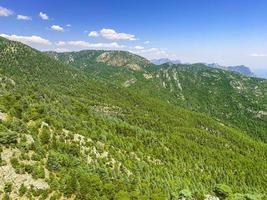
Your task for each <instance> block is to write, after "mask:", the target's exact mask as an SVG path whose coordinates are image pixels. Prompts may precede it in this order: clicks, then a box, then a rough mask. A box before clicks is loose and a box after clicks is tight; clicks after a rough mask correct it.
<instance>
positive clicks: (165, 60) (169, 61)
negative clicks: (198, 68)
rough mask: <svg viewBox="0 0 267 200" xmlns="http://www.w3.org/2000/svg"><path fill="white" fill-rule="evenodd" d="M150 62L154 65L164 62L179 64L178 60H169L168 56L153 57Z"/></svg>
mask: <svg viewBox="0 0 267 200" xmlns="http://www.w3.org/2000/svg"><path fill="white" fill-rule="evenodd" d="M151 62H152V63H153V64H155V65H162V64H164V63H172V64H181V61H180V60H171V59H169V58H161V59H153V60H151Z"/></svg>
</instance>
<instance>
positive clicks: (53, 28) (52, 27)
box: [51, 25, 65, 32]
mask: <svg viewBox="0 0 267 200" xmlns="http://www.w3.org/2000/svg"><path fill="white" fill-rule="evenodd" d="M51 29H52V30H54V31H60V32H63V31H65V30H64V28H62V27H61V26H59V25H52V26H51Z"/></svg>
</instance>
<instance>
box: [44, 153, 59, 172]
mask: <svg viewBox="0 0 267 200" xmlns="http://www.w3.org/2000/svg"><path fill="white" fill-rule="evenodd" d="M46 165H47V169H48V170H50V171H57V170H59V169H60V168H61V164H60V160H59V158H58V157H57V156H56V154H53V153H50V154H49V155H48V158H47V164H46Z"/></svg>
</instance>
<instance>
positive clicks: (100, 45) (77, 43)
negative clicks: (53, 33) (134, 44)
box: [55, 40, 125, 49]
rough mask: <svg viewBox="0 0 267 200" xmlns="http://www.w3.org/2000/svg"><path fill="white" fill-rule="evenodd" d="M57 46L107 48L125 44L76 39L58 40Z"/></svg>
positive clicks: (120, 46)
mask: <svg viewBox="0 0 267 200" xmlns="http://www.w3.org/2000/svg"><path fill="white" fill-rule="evenodd" d="M55 44H56V45H57V46H61V47H66V46H67V47H68V46H75V47H80V48H107V49H121V48H124V47H125V46H124V45H120V44H118V43H117V42H111V43H91V42H86V41H82V40H74V41H58V42H56V43H55Z"/></svg>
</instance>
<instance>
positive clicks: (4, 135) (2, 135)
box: [0, 131, 17, 144]
mask: <svg viewBox="0 0 267 200" xmlns="http://www.w3.org/2000/svg"><path fill="white" fill-rule="evenodd" d="M15 143H17V133H15V132H11V131H9V132H0V144H15Z"/></svg>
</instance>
